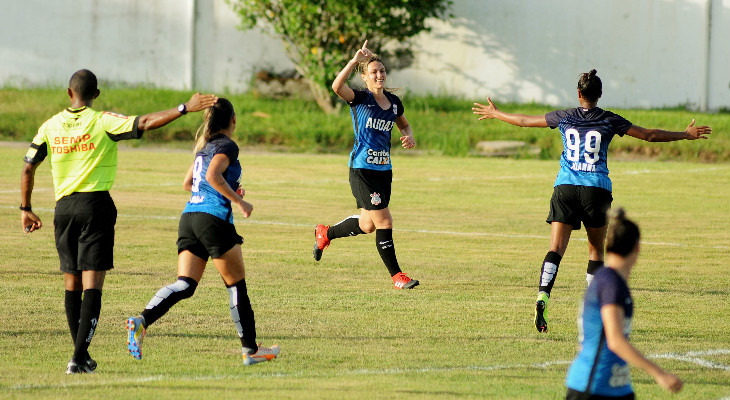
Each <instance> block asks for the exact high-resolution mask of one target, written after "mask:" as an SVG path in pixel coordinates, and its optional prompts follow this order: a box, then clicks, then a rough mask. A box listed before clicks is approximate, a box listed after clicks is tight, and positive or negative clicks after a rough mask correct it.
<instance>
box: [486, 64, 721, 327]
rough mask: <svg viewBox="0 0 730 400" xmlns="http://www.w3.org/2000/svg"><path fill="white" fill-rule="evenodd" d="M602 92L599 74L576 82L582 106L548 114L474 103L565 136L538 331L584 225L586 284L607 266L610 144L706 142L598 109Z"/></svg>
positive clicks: (699, 130)
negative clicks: (618, 139) (617, 140)
mask: <svg viewBox="0 0 730 400" xmlns="http://www.w3.org/2000/svg"><path fill="white" fill-rule="evenodd" d="M602 93H603V89H602V84H601V79H600V78H599V77H598V76H596V70H595V69H594V70H591V71H590V72H588V73H584V74H582V75H581V76H580V79H579V80H578V101H579V103H580V107H578V108H571V109H567V110H557V111H552V112H549V113H547V114H545V115H524V114H510V113H505V112H502V111H499V110H498V109H497V106H495V105H494V103H492V100H491V99H489V98H488V99H487V100H488V101H489V104H488V105H483V104H479V103H474V105H475V107H473V108H472V111H473V112H474V114H477V115H479V116H480V117H479V120H483V119H488V118H497V119H499V120H501V121H504V122H508V123H510V124H512V125H517V126H522V127H534V128H545V127H550V128H551V129H555V128H559V130H560V134H561V135H562V137H563V154H562V156H561V157H560V171H559V172H558V177H557V179H556V180H555V187H554V189H553V197H552V199H551V200H550V214H549V215H548V218H547V222H548V223H549V224H551V230H550V251H548V253H547V255H546V256H545V259H544V260H543V263H542V267H541V270H540V280H539V289H538V295H537V301H536V302H535V327H536V328H537V330H538V331H539V332H547V305H548V299H549V297H550V292H551V290H552V288H553V284H554V283H555V277H556V275H557V273H558V266H559V265H560V260H561V259H562V258H563V255H564V254H565V250H566V249H567V247H568V240H569V239H570V234H571V232H572V231H573V230H574V229H580V225H581V222H583V224H584V225H585V227H586V233H587V236H588V268H587V273H586V280H587V281H588V283H590V281H591V279H592V278H593V272H594V271H596V270H597V269H598V268H600V267H601V266H602V265H603V246H604V242H605V240H606V211H607V210H608V209H609V207H610V206H611V201H612V200H613V198H612V196H611V189H612V186H611V179H610V178H609V177H608V167H607V164H606V157H607V155H608V145H609V143H611V139H613V137H614V136H615V135H618V136H623V135H624V134H628V135H629V136H633V137H635V138H637V139H641V140H645V141H647V142H671V141H675V140H694V139H707V137H706V136H704V135H708V134H710V133H711V132H712V129H710V127H709V126H694V120H692V122H691V123H690V124H689V126H688V127H687V129H685V130H684V131H683V132H671V131H665V130H661V129H646V128H642V127H640V126H637V125H633V124H632V123H631V122H629V121H628V120H626V119H625V118H623V117H621V116H620V115H617V114H614V113H612V112H610V111H605V110H603V109H601V108H600V107H598V99H599V98H600V97H601V94H602Z"/></svg>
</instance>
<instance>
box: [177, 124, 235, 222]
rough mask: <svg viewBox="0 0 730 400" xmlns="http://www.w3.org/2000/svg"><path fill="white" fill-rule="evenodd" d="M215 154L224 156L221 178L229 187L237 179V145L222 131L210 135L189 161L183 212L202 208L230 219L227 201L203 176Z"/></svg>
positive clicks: (209, 212) (229, 202)
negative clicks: (190, 180) (190, 171)
mask: <svg viewBox="0 0 730 400" xmlns="http://www.w3.org/2000/svg"><path fill="white" fill-rule="evenodd" d="M216 154H225V155H226V156H228V159H229V161H230V162H229V164H228V168H226V170H225V171H223V178H224V179H225V180H226V182H227V183H228V185H230V186H231V188H232V189H233V190H236V189H238V186H239V185H240V183H241V163H240V162H238V145H237V144H236V143H235V142H234V141H233V140H231V139H229V138H228V137H226V136H225V135H222V134H221V135H216V136H213V137H212V138H211V139H210V140H209V141H208V143H207V144H206V145H205V147H203V149H202V150H200V151H199V152H198V153H197V154H196V155H195V161H194V163H193V187H192V189H191V192H192V193H191V195H190V200H189V201H188V203H187V204H186V205H185V209H184V210H183V214H184V213H188V212H204V213H208V214H211V215H214V216H216V217H218V218H220V219H222V220H224V221H227V222H229V223H231V224H232V223H233V212H232V209H231V201H230V200H228V199H227V198H226V197H225V196H223V195H222V194H220V193H219V192H218V191H217V190H215V189H213V187H212V186H210V184H209V183H208V181H207V180H206V179H205V174H206V173H207V172H208V166H209V165H210V161H211V160H212V159H213V157H214V156H215V155H216Z"/></svg>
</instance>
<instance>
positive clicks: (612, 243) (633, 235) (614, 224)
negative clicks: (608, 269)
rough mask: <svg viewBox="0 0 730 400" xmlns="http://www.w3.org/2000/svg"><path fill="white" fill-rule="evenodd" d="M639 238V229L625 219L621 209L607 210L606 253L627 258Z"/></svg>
mask: <svg viewBox="0 0 730 400" xmlns="http://www.w3.org/2000/svg"><path fill="white" fill-rule="evenodd" d="M640 237H641V234H640V232H639V227H638V226H637V225H636V224H635V223H634V222H633V221H631V220H630V219H628V218H626V211H624V209H623V208H620V207H619V208H615V209H611V210H609V212H608V234H607V237H606V251H607V252H609V253H615V254H618V255H620V256H627V255H629V254H631V252H632V251H634V249H635V248H636V245H637V244H638V243H639V239H640Z"/></svg>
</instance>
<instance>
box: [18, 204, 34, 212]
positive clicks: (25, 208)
mask: <svg viewBox="0 0 730 400" xmlns="http://www.w3.org/2000/svg"><path fill="white" fill-rule="evenodd" d="M19 208H20V211H33V207H31V206H25V207H24V206H23V205H22V204H21V205H20V207H19Z"/></svg>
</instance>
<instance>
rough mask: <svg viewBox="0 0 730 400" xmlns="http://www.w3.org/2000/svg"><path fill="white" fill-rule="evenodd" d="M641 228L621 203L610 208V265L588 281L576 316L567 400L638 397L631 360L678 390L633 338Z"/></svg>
mask: <svg viewBox="0 0 730 400" xmlns="http://www.w3.org/2000/svg"><path fill="white" fill-rule="evenodd" d="M639 237H640V234H639V227H638V226H636V224H635V223H634V222H633V221H631V220H629V219H627V218H626V213H625V212H624V210H623V209H622V208H619V209H617V210H611V211H610V213H609V224H608V239H607V240H606V267H605V268H599V269H598V270H597V271H596V273H595V278H594V279H593V281H592V282H591V283H590V284H589V285H588V289H587V290H586V294H585V299H584V300H583V304H582V307H581V313H580V317H579V318H578V332H579V335H578V338H579V341H580V350H579V352H578V355H577V356H576V358H575V360H574V361H573V364H572V365H571V366H570V368H569V369H568V376H567V378H566V385H567V386H568V393H567V395H566V399H567V400H589V399H594V400H599V399H622V400H630V399H633V398H634V390H633V388H632V387H631V376H630V371H629V364H631V365H633V366H634V367H638V368H641V369H643V370H644V371H645V372H646V373H648V374H649V375H651V377H652V378H654V380H655V381H656V383H658V384H659V386H661V387H662V388H664V389H667V390H669V391H670V392H672V393H676V392H678V391H680V390H681V389H682V381H681V380H680V379H679V378H677V377H676V376H674V375H672V374H670V373H668V372H666V371H664V370H663V369H661V368H660V367H659V366H657V365H656V364H654V363H653V362H651V361H649V360H648V359H646V357H644V356H643V355H642V354H641V353H640V352H639V351H638V350H636V348H634V346H632V345H631V343H630V342H629V334H630V333H631V320H632V318H633V315H634V304H633V301H632V298H631V292H630V290H629V286H628V281H629V275H630V274H631V270H632V269H633V267H634V265H635V264H636V260H637V258H638V257H639Z"/></svg>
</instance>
